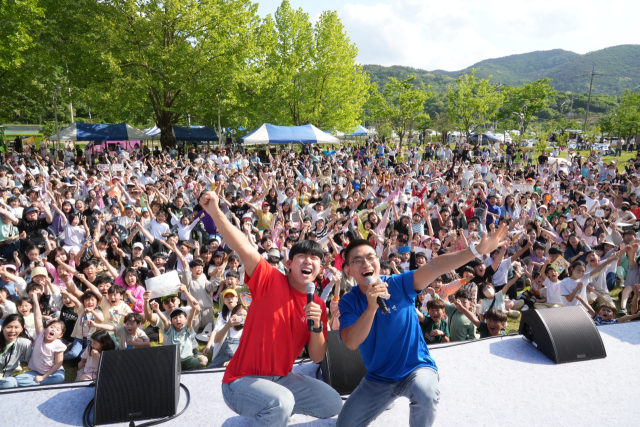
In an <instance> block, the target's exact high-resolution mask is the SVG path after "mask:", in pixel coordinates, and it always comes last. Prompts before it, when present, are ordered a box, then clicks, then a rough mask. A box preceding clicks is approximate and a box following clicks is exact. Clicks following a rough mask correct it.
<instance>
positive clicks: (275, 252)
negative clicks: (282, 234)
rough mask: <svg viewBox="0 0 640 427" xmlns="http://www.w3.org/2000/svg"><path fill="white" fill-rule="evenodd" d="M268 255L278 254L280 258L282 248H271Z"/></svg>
mask: <svg viewBox="0 0 640 427" xmlns="http://www.w3.org/2000/svg"><path fill="white" fill-rule="evenodd" d="M267 255H269V256H277V257H278V258H281V257H280V250H278V249H276V248H271V249H269V252H267Z"/></svg>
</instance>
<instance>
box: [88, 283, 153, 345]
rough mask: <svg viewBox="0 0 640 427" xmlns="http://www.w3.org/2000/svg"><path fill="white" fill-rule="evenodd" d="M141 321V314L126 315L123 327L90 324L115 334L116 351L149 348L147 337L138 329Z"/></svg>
mask: <svg viewBox="0 0 640 427" xmlns="http://www.w3.org/2000/svg"><path fill="white" fill-rule="evenodd" d="M116 286H117V285H116ZM143 321H144V317H142V315H141V314H138V313H128V314H127V315H126V316H124V318H123V323H124V325H123V326H114V325H110V324H107V323H95V322H93V321H91V322H90V324H91V326H93V327H94V328H96V329H102V330H105V331H109V332H115V336H116V337H117V338H118V343H119V346H118V349H120V350H130V349H133V348H145V347H151V342H150V341H149V337H147V334H145V333H144V331H143V330H142V329H140V326H141V325H142V322H143ZM114 348H115V347H114Z"/></svg>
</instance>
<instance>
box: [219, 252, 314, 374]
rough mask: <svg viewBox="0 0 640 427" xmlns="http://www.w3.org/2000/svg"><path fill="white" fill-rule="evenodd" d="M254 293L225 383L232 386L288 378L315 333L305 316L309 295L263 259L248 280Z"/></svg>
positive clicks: (246, 280)
mask: <svg viewBox="0 0 640 427" xmlns="http://www.w3.org/2000/svg"><path fill="white" fill-rule="evenodd" d="M245 283H246V284H247V286H249V290H250V291H251V297H252V301H251V307H250V308H249V310H248V312H247V320H246V322H245V325H244V330H243V332H242V337H241V338H240V344H239V345H238V350H237V351H236V353H235V354H234V356H233V357H232V358H231V362H229V366H227V370H226V372H225V374H224V378H223V379H222V382H223V383H224V384H229V383H231V382H233V381H235V380H237V379H238V378H241V377H246V376H249V375H259V376H267V377H271V376H276V375H277V376H282V377H284V376H286V375H287V374H288V373H289V372H291V369H292V368H293V362H294V361H295V360H296V357H298V355H299V354H300V352H301V351H302V349H303V348H304V346H305V344H307V343H308V342H309V338H310V336H311V333H310V332H309V328H308V326H307V319H306V317H305V315H304V308H303V307H304V306H305V305H306V304H307V294H306V293H304V292H298V291H297V290H296V289H294V288H293V286H291V285H290V284H289V281H288V280H287V276H285V275H284V274H282V273H281V272H280V271H278V270H277V269H275V268H273V267H272V266H270V265H269V263H267V261H266V260H264V259H262V260H260V262H259V263H258V266H257V267H256V271H254V273H253V276H251V278H249V277H248V276H246V277H245ZM314 302H315V303H316V304H318V305H319V306H320V308H321V309H322V318H321V319H322V326H323V334H324V339H325V340H326V339H327V309H326V305H325V303H324V301H322V300H321V299H320V297H319V296H317V295H315V296H314Z"/></svg>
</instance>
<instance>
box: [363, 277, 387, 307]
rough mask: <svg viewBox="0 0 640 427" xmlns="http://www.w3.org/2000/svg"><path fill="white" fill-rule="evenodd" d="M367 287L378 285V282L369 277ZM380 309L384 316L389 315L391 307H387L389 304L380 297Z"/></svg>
mask: <svg viewBox="0 0 640 427" xmlns="http://www.w3.org/2000/svg"><path fill="white" fill-rule="evenodd" d="M366 283H367V286H371V284H373V283H377V281H376V280H375V279H374V278H373V277H367V280H366ZM377 301H378V307H380V310H382V314H389V307H387V303H386V302H385V301H384V299H382V298H381V297H378V299H377Z"/></svg>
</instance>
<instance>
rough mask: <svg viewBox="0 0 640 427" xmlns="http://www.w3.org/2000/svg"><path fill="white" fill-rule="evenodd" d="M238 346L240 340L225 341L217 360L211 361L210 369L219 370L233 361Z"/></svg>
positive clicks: (228, 339)
mask: <svg viewBox="0 0 640 427" xmlns="http://www.w3.org/2000/svg"><path fill="white" fill-rule="evenodd" d="M212 333H213V332H212ZM238 344H240V338H227V339H226V340H224V342H223V343H222V346H221V347H220V351H219V352H218V354H216V357H215V359H213V360H212V361H211V364H210V365H209V368H218V367H220V366H222V365H223V364H224V362H228V361H229V360H231V358H232V357H233V355H234V354H236V350H237V349H238Z"/></svg>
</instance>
